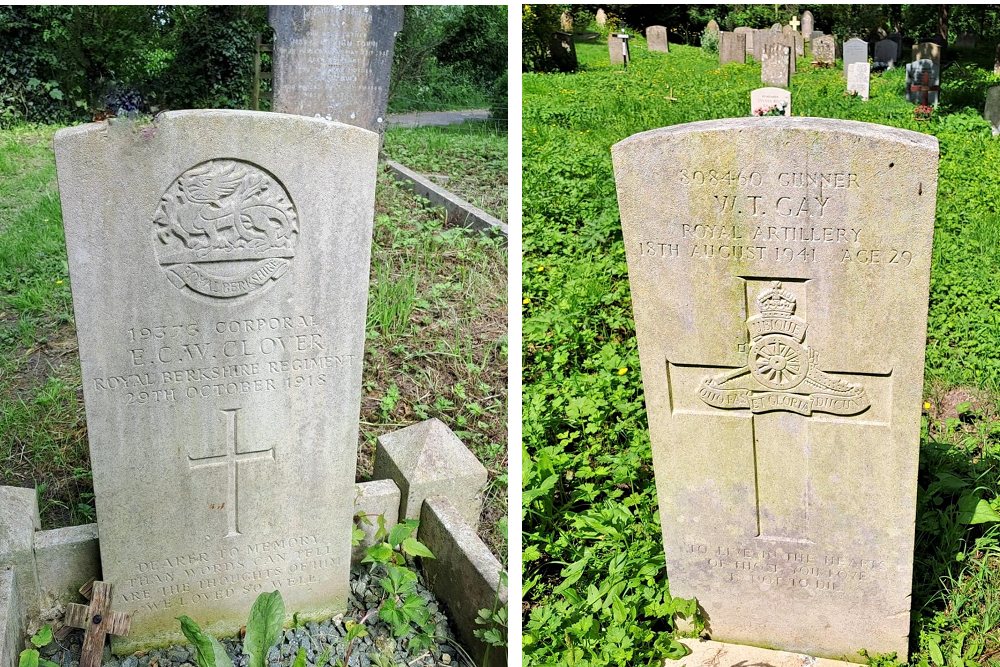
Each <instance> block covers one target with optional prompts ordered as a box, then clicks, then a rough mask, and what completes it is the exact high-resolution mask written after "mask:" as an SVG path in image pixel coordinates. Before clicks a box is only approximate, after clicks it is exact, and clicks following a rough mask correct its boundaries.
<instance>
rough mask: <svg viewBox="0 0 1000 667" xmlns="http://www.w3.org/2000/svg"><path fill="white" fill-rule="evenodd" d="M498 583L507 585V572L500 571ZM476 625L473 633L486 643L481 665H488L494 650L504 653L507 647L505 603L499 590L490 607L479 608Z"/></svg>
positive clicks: (503, 585)
mask: <svg viewBox="0 0 1000 667" xmlns="http://www.w3.org/2000/svg"><path fill="white" fill-rule="evenodd" d="M500 585H501V586H502V587H506V586H507V573H506V572H503V571H502V572H500ZM476 625H478V626H480V627H478V628H476V629H475V630H473V633H472V634H474V635H475V636H476V637H478V638H479V639H480V640H482V642H483V643H484V644H485V645H486V651H485V654H484V655H483V667H489V665H490V663H491V658H492V656H493V654H494V650H495V649H496V650H498V652H499V653H501V654H503V653H505V649H506V648H507V636H508V632H507V605H506V604H504V603H503V602H501V600H500V595H499V590H498V591H497V595H496V597H494V599H493V606H492V607H491V608H490V609H480V610H479V612H478V613H477V614H476Z"/></svg>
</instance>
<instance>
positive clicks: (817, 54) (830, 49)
mask: <svg viewBox="0 0 1000 667" xmlns="http://www.w3.org/2000/svg"><path fill="white" fill-rule="evenodd" d="M836 52H837V45H836V42H835V41H834V39H833V35H823V36H822V37H815V38H814V39H813V41H812V59H813V62H816V63H822V64H825V65H832V64H833V63H834V61H835V60H836Z"/></svg>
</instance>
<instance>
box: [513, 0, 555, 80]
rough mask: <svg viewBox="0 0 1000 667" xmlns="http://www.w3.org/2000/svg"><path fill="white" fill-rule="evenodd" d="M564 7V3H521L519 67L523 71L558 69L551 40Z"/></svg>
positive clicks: (550, 70)
mask: <svg viewBox="0 0 1000 667" xmlns="http://www.w3.org/2000/svg"><path fill="white" fill-rule="evenodd" d="M564 9H565V6H564V5H527V4H525V5H521V68H522V69H523V70H524V71H525V72H553V71H555V70H557V69H558V67H557V65H556V60H555V58H553V57H552V40H553V37H554V36H555V33H556V31H557V30H559V28H560V26H559V17H560V15H561V14H562V13H563V11H564Z"/></svg>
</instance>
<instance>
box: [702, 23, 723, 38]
mask: <svg viewBox="0 0 1000 667" xmlns="http://www.w3.org/2000/svg"><path fill="white" fill-rule="evenodd" d="M705 31H706V32H714V33H715V34H716V35H718V34H719V33H720V32H722V31H721V30H720V29H719V24H718V22H716V20H715V19H712V20H711V21H709V22H708V25H706V26H705Z"/></svg>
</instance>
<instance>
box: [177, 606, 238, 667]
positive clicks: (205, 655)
mask: <svg viewBox="0 0 1000 667" xmlns="http://www.w3.org/2000/svg"><path fill="white" fill-rule="evenodd" d="M177 620H178V621H180V623H181V632H183V633H184V636H185V637H186V638H187V640H188V641H189V642H191V644H192V645H193V646H194V651H195V660H196V661H197V663H198V667H233V661H232V658H230V657H229V655H228V654H227V653H226V649H225V648H224V647H223V646H222V644H221V643H220V642H219V640H218V639H216V638H215V637H213V636H212V635H209V634H206V633H204V632H202V630H201V627H200V626H199V625H198V624H197V623H195V622H194V621H193V620H192V619H191V617H189V616H179V617H178V618H177Z"/></svg>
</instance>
